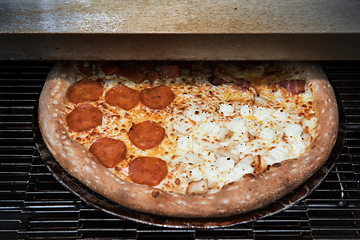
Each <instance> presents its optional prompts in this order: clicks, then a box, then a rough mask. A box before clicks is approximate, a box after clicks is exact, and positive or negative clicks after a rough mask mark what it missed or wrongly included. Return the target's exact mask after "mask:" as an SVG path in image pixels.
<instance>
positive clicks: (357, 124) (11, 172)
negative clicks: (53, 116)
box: [0, 61, 360, 239]
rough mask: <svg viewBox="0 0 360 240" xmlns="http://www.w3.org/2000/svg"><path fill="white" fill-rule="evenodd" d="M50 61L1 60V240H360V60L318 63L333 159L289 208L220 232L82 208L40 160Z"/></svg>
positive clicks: (87, 207) (85, 205)
mask: <svg viewBox="0 0 360 240" xmlns="http://www.w3.org/2000/svg"><path fill="white" fill-rule="evenodd" d="M53 65H54V62H52V61H0V236H1V237H0V238H1V239H359V238H360V233H359V231H360V223H359V222H360V186H359V181H360V177H359V174H360V81H359V80H360V63H359V62H358V61H323V62H321V65H322V67H323V68H324V70H325V72H326V74H327V76H328V78H329V80H330V82H331V84H332V85H333V87H334V89H335V91H336V93H337V95H338V98H339V101H341V103H342V104H343V107H344V113H345V118H346V121H347V130H346V139H345V144H344V147H343V149H342V151H341V154H340V157H339V159H338V162H337V163H336V165H335V166H334V168H333V169H332V171H331V172H330V173H329V174H328V176H327V177H326V178H325V180H324V181H323V182H322V184H321V185H320V186H319V187H318V188H317V189H316V190H315V191H314V192H313V193H312V194H311V195H310V196H308V197H307V198H305V199H303V200H301V201H300V202H299V203H298V204H296V205H294V206H292V207H291V208H289V209H287V210H285V211H283V212H280V213H278V214H275V215H273V216H269V217H265V218H263V219H260V220H257V221H254V222H250V223H245V224H239V225H235V226H231V227H225V228H214V229H177V228H162V227H156V226H150V225H146V224H142V223H137V222H134V221H130V220H124V219H122V218H119V217H115V216H113V215H110V214H107V213H105V212H103V211H100V210H98V209H96V208H94V207H91V206H90V205H87V204H86V203H84V202H83V201H81V200H80V199H79V198H77V197H76V196H74V195H73V194H72V193H71V192H70V191H68V190H67V189H66V188H64V187H63V186H62V185H61V184H60V183H59V182H58V181H57V180H56V179H55V178H54V177H53V176H52V175H51V173H50V172H49V170H48V169H47V168H46V166H45V165H44V163H43V162H42V161H41V159H40V156H39V153H38V152H37V150H36V147H35V141H34V136H33V129H32V121H33V112H34V108H35V107H36V104H37V101H38V98H39V94H40V91H41V89H42V86H43V84H44V81H45V78H46V76H47V74H48V73H49V71H50V69H51V68H52V66H53Z"/></svg>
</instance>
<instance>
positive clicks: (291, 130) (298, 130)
mask: <svg viewBox="0 0 360 240" xmlns="http://www.w3.org/2000/svg"><path fill="white" fill-rule="evenodd" d="M302 132H303V129H302V127H301V126H300V125H299V124H295V123H292V124H289V125H287V126H286V127H285V134H286V135H287V136H289V137H293V138H295V139H300V138H301V134H302Z"/></svg>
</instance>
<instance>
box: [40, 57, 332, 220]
mask: <svg viewBox="0 0 360 240" xmlns="http://www.w3.org/2000/svg"><path fill="white" fill-rule="evenodd" d="M39 126H40V130H41V133H42V136H43V139H44V141H45V143H46V146H47V148H48V149H49V151H50V152H51V154H52V155H53V157H54V158H55V159H56V161H58V162H59V164H60V165H61V166H62V167H63V168H64V169H65V170H66V171H67V172H69V173H70V174H71V175H73V176H74V177H75V178H77V179H78V180H79V181H81V182H82V183H84V184H85V185H86V186H87V187H89V188H90V189H92V190H94V191H96V192H97V193H99V194H101V195H103V196H105V197H106V198H108V199H110V200H112V201H114V202H116V203H118V204H121V205H122V206H125V207H127V208H130V209H133V210H137V211H141V212H145V213H150V214H156V215H161V216H170V217H186V218H206V217H226V216H232V215H236V214H241V213H245V212H248V211H252V210H255V209H258V208H261V207H264V206H266V205H268V204H270V203H272V202H273V201H275V200H277V199H279V198H281V197H282V196H284V195H285V194H287V193H289V192H290V191H292V190H294V189H295V188H297V187H298V186H300V185H301V184H302V183H304V181H306V180H307V179H308V178H310V177H311V176H312V175H313V174H314V173H315V172H316V171H317V170H318V169H319V168H320V167H321V166H322V165H323V164H324V163H325V162H326V160H327V158H328V156H329V155H330V152H331V150H332V148H333V146H334V144H335V141H336V139H337V131H338V108H337V104H336V98H335V95H334V92H333V89H332V87H331V85H330V83H329V82H328V80H327V78H326V75H325V74H324V72H323V70H322V69H321V67H320V66H319V65H317V64H315V63H305V62H243V61H230V62H225V61H218V62H214V61H198V62H164V61H163V62H160V61H159V62H151V61H119V62H100V61H98V62H86V61H85V62H84V61H83V62H60V63H57V64H56V65H55V66H54V68H53V69H52V71H51V72H50V73H49V75H48V78H47V80H46V82H45V85H44V88H43V90H42V93H41V96H40V100H39Z"/></svg>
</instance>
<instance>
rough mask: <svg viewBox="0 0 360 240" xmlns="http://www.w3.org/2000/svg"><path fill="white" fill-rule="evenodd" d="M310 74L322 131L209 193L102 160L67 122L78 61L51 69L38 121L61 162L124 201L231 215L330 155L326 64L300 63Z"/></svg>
mask: <svg viewBox="0 0 360 240" xmlns="http://www.w3.org/2000/svg"><path fill="white" fill-rule="evenodd" d="M296 66H297V68H298V69H303V70H304V71H305V72H304V76H305V77H306V78H308V79H311V80H310V84H311V88H312V90H313V93H314V108H315V110H316V112H317V113H318V116H317V117H318V128H317V131H318V133H319V134H318V137H317V138H316V139H315V140H314V142H313V143H312V145H311V146H310V148H309V150H308V151H307V152H306V153H305V154H304V155H302V156H300V157H299V158H297V159H289V160H285V161H282V162H281V163H276V164H274V165H272V166H271V167H270V169H269V170H268V171H266V172H265V173H263V174H261V175H254V174H247V175H245V176H244V177H243V178H242V179H240V180H239V181H236V182H233V183H229V184H227V185H226V186H225V187H224V188H223V189H222V190H220V191H219V192H217V193H214V194H208V195H194V196H192V195H184V194H176V193H171V192H165V191H162V190H159V189H155V188H151V187H149V186H146V185H140V184H135V183H130V182H127V181H124V180H122V179H120V178H118V177H117V176H115V175H113V174H112V173H111V172H110V171H109V170H108V169H107V168H105V167H104V166H103V165H101V164H100V163H99V162H98V161H97V159H96V157H95V156H94V155H93V154H91V153H89V152H88V151H87V150H86V149H85V147H84V146H82V145H81V144H79V143H78V142H76V141H75V140H73V139H71V138H70V136H69V135H68V133H67V130H66V128H65V124H66V122H65V110H64V108H65V105H64V99H65V97H66V90H67V89H68V87H69V86H70V84H71V83H72V82H73V81H74V80H75V78H76V74H77V71H78V70H77V67H76V64H75V63H72V62H60V63H57V64H56V65H55V67H54V68H53V69H52V71H51V72H50V74H49V76H48V78H47V80H46V82H45V85H44V88H43V90H42V93H41V96H40V101H39V126H40V130H41V132H42V135H43V138H44V141H45V143H46V146H47V147H48V149H49V151H50V152H51V154H52V155H53V156H54V158H55V159H56V160H57V161H58V162H59V163H60V165H61V166H62V167H63V168H64V169H65V170H66V171H67V172H69V173H70V174H71V175H73V176H74V177H75V178H77V179H78V180H80V181H81V182H82V183H84V184H85V185H86V186H87V187H89V188H90V189H92V190H94V191H96V192H98V193H99V194H101V195H103V196H105V197H106V198H108V199H110V200H112V201H114V202H116V203H118V204H121V205H123V206H125V207H128V208H131V209H134V210H138V211H141V212H146V213H150V214H156V215H163V216H171V217H186V218H189V217H191V218H204V217H227V216H232V215H235V214H240V213H245V212H248V211H251V210H254V209H258V208H261V207H264V206H266V205H268V204H270V203H271V202H273V201H275V200H276V199H279V198H280V197H282V196H284V195H286V194H287V193H288V192H290V191H291V190H294V189H295V188H296V187H298V186H300V185H301V184H302V183H303V182H304V181H305V180H307V179H308V178H310V177H311V176H312V175H313V174H314V173H315V172H316V171H317V170H318V169H319V168H320V167H321V166H322V165H323V164H324V163H325V162H326V160H327V159H328V156H329V155H330V152H331V150H332V148H333V146H334V144H335V141H336V139H337V131H338V119H339V118H338V108H337V103H336V98H335V95H334V92H333V89H332V87H331V85H330V83H329V82H328V80H327V78H326V75H325V73H324V72H323V70H322V69H321V67H320V66H319V65H317V64H313V63H296Z"/></svg>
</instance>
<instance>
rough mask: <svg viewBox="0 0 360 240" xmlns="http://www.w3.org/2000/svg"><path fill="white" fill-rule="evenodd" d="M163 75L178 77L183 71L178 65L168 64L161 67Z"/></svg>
mask: <svg viewBox="0 0 360 240" xmlns="http://www.w3.org/2000/svg"><path fill="white" fill-rule="evenodd" d="M161 76H162V77H163V78H178V77H181V73H180V70H179V67H178V66H176V65H168V66H162V67H161Z"/></svg>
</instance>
